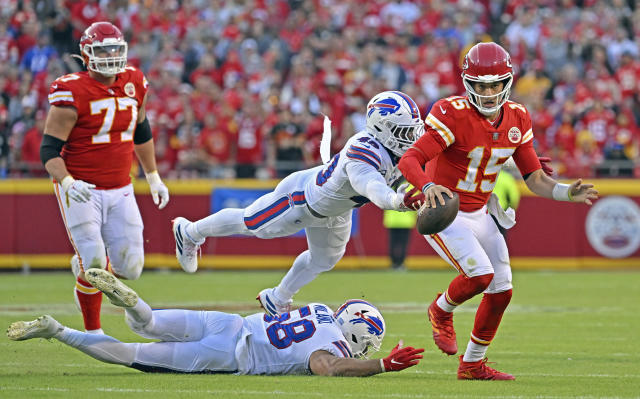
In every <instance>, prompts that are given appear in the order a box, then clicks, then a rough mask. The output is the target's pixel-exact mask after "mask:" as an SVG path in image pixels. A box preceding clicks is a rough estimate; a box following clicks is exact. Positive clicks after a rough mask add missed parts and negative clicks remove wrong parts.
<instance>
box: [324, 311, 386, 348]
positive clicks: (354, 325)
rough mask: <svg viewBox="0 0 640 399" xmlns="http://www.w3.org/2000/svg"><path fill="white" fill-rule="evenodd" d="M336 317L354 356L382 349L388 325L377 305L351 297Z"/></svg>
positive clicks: (337, 312)
mask: <svg viewBox="0 0 640 399" xmlns="http://www.w3.org/2000/svg"><path fill="white" fill-rule="evenodd" d="M334 317H335V318H336V321H337V322H338V325H339V326H340V329H341V330H342V335H344V337H345V338H346V340H347V342H348V343H349V346H350V347H351V352H352V354H353V356H354V357H364V358H366V357H367V355H368V354H369V353H373V352H377V351H379V350H380V345H382V339H383V338H384V332H385V331H386V327H385V323H384V319H383V318H382V314H380V311H379V310H378V309H377V308H376V307H375V306H373V305H372V304H370V303H369V302H367V301H364V300H362V299H350V300H348V301H347V302H345V303H344V304H343V305H342V306H340V308H339V309H338V310H337V311H336V313H335V315H334Z"/></svg>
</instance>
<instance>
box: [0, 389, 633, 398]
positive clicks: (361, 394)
mask: <svg viewBox="0 0 640 399" xmlns="http://www.w3.org/2000/svg"><path fill="white" fill-rule="evenodd" d="M0 391H45V392H46V391H56V392H71V389H64V388H50V387H29V388H26V387H0ZM79 391H82V392H88V393H91V392H107V393H114V394H117V393H122V394H131V393H157V394H181V395H182V394H185V395H186V394H188V395H203V394H204V395H234V396H237V395H247V396H256V397H260V398H262V397H266V396H267V395H279V396H299V397H325V396H326V395H327V393H326V392H309V391H295V392H294V391H289V392H286V391H280V390H272V391H263V390H259V391H258V390H224V389H203V390H200V389H175V390H167V389H133V388H102V387H97V388H94V389H78V388H74V389H73V392H79ZM332 397H343V398H353V397H357V398H415V399H420V398H442V399H477V398H489V399H630V398H638V397H637V396H594V395H578V396H565V395H531V396H528V395H495V394H487V395H481V394H474V395H459V394H455V395H438V394H435V395H434V394H433V393H428V394H403V393H392V394H389V393H384V394H382V393H381V394H376V393H364V392H358V393H346V392H345V393H342V394H339V395H335V394H332Z"/></svg>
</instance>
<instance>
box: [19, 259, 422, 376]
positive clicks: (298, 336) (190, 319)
mask: <svg viewBox="0 0 640 399" xmlns="http://www.w3.org/2000/svg"><path fill="white" fill-rule="evenodd" d="M86 276H87V279H88V280H89V282H90V283H91V284H92V285H93V286H94V287H96V288H98V289H100V290H101V291H102V292H104V294H105V295H106V296H107V297H108V298H109V300H110V301H111V303H113V304H114V305H117V306H120V307H123V308H124V310H125V318H126V322H127V324H128V325H129V326H130V327H131V329H132V330H133V331H134V332H136V333H137V334H138V335H140V336H142V337H144V338H148V339H158V340H160V342H151V343H124V342H120V341H118V340H117V339H115V338H112V337H110V336H108V335H96V334H89V333H86V332H81V331H77V330H74V329H71V328H68V327H64V326H63V325H61V324H60V323H59V322H58V321H56V320H55V319H53V318H52V317H51V316H41V317H39V318H37V319H36V320H33V321H29V322H25V321H18V322H15V323H13V324H11V326H9V329H8V330H7V336H8V337H9V339H11V340H14V341H22V340H26V339H31V338H55V339H57V340H58V341H60V342H63V343H65V344H67V345H69V346H71V347H73V348H76V349H78V350H80V351H82V352H84V353H86V354H87V355H89V356H91V357H93V358H95V359H97V360H100V361H103V362H106V363H113V364H121V365H123V366H127V367H131V368H135V369H138V370H141V371H146V372H173V373H236V374H265V375H283V374H317V375H329V376H354V377H355V376H369V375H373V374H379V373H383V372H387V371H400V370H404V369H406V368H408V367H411V366H415V365H416V364H418V363H419V362H420V359H422V355H421V354H420V353H422V352H424V349H414V348H412V347H410V346H407V347H403V346H402V341H400V343H399V344H398V345H397V346H396V347H395V348H393V350H392V351H391V353H390V354H389V355H388V356H387V357H385V358H383V359H366V355H367V354H370V353H371V352H374V351H377V350H379V349H380V345H381V344H382V339H383V338H384V334H385V329H386V326H385V322H384V319H383V318H382V315H381V314H380V312H379V311H378V309H376V308H375V307H374V306H373V305H371V304H370V303H368V302H366V301H363V300H360V299H355V300H350V301H347V302H346V303H345V304H344V305H342V306H341V307H340V308H339V309H338V311H337V312H335V313H334V312H333V311H332V310H331V309H330V308H329V307H328V306H326V305H323V304H320V303H311V304H308V305H307V306H304V307H301V308H299V309H296V310H294V311H291V312H289V313H283V314H281V315H279V316H275V317H274V316H269V315H267V314H265V313H258V314H254V315H251V316H247V317H244V318H243V317H241V316H240V315H237V314H228V313H222V312H215V311H194V310H181V309H162V310H151V308H150V307H149V305H148V304H147V303H146V302H144V301H143V300H142V299H141V298H139V297H138V294H137V293H136V292H135V291H133V290H132V289H131V288H129V287H127V286H126V285H125V284H123V283H122V282H121V281H120V280H118V279H117V278H116V277H115V276H114V275H112V274H111V273H109V272H107V271H105V270H102V269H89V270H88V271H87V272H86Z"/></svg>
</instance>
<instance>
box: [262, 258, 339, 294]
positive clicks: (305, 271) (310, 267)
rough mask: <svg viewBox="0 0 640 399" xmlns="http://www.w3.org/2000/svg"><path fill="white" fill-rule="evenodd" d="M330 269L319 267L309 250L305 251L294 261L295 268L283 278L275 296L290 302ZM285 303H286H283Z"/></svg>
mask: <svg viewBox="0 0 640 399" xmlns="http://www.w3.org/2000/svg"><path fill="white" fill-rule="evenodd" d="M331 268H333V265H331V266H329V267H319V266H318V265H316V264H313V263H312V259H311V253H310V252H309V250H306V251H304V252H303V253H301V254H300V255H298V256H297V257H296V260H294V261H293V266H291V269H289V271H288V272H287V274H286V275H285V276H284V277H283V278H282V281H281V282H280V284H279V285H278V286H277V287H276V288H275V290H274V294H275V295H276V297H277V298H279V299H285V300H289V299H291V298H293V296H294V295H295V294H296V293H297V292H298V291H299V290H300V288H302V287H304V286H305V285H307V284H309V283H310V282H312V281H313V280H314V279H315V278H316V277H317V276H318V275H319V274H320V273H322V272H324V271H327V270H331ZM283 302H284V301H283Z"/></svg>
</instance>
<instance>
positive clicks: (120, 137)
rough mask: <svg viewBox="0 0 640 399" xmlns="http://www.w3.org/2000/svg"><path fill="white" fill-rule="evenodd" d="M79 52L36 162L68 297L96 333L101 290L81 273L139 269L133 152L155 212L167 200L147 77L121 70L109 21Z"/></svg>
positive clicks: (60, 85) (129, 274)
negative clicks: (64, 242)
mask: <svg viewBox="0 0 640 399" xmlns="http://www.w3.org/2000/svg"><path fill="white" fill-rule="evenodd" d="M80 54H81V58H82V60H83V62H84V64H85V66H86V67H87V71H85V72H77V73H72V74H69V75H65V76H62V77H60V78H58V79H57V80H55V81H54V82H53V83H52V84H51V88H50V91H49V103H50V104H51V108H50V109H49V114H48V115H47V120H46V124H45V129H44V131H45V134H44V137H43V140H42V145H41V147H40V157H41V160H42V163H43V164H44V166H45V168H46V169H47V171H48V172H49V174H50V175H51V176H52V177H53V179H54V190H55V194H56V197H57V199H58V203H59V206H60V212H61V214H62V220H63V222H64V224H65V227H66V228H67V233H68V234H69V239H70V241H71V245H72V246H73V248H74V250H75V252H76V256H74V257H73V258H72V262H71V263H72V267H73V269H74V274H75V275H76V278H77V281H76V285H75V291H74V293H75V296H76V299H77V303H78V304H79V307H80V309H81V311H82V316H83V318H84V325H85V329H86V330H87V331H89V332H96V333H102V329H101V327H100V304H101V302H102V293H101V292H100V291H98V290H97V289H95V288H94V287H92V286H91V284H89V283H88V282H87V281H86V279H85V276H84V270H86V269H88V268H94V267H95V268H101V269H105V268H108V269H110V270H111V271H112V272H113V273H114V274H116V275H118V276H120V277H123V278H127V279H137V278H138V277H139V276H140V273H141V272H142V267H143V265H144V252H143V242H142V229H143V226H142V218H141V216H140V211H139V210H138V205H137V204H136V200H135V198H134V195H133V186H132V184H131V177H130V172H131V165H132V162H133V154H134V152H135V154H136V157H137V158H138V160H139V161H140V163H141V164H142V168H143V170H144V172H145V174H146V177H147V181H148V182H149V186H150V188H151V194H152V196H153V201H154V202H155V203H156V204H158V205H159V208H160V209H162V208H164V207H165V205H166V204H167V202H168V201H169V191H168V189H167V187H166V186H165V185H164V184H163V183H162V180H161V179H160V176H159V175H158V172H157V171H156V160H155V154H154V147H153V138H152V135H151V129H150V127H149V122H148V120H147V118H146V114H145V103H146V101H147V86H148V84H147V80H146V79H145V77H144V75H143V74H142V72H141V71H139V70H137V69H136V68H133V67H130V66H127V65H126V63H127V42H126V41H125V40H124V37H123V36H122V33H121V32H120V30H119V29H118V28H117V27H115V26H114V25H113V24H111V23H109V22H96V23H94V24H92V25H91V26H90V27H89V28H87V30H86V31H85V32H84V34H83V35H82V38H81V41H80ZM107 255H108V258H107ZM108 263H110V264H108Z"/></svg>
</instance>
